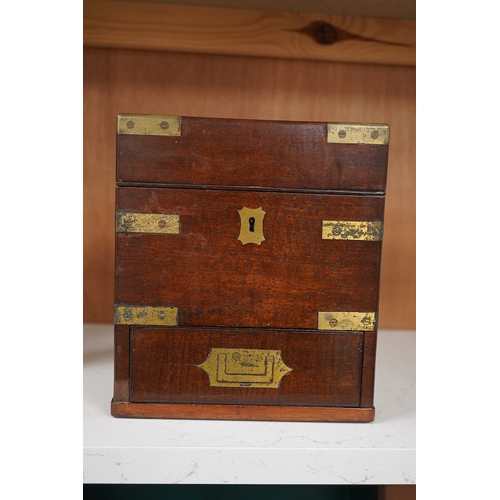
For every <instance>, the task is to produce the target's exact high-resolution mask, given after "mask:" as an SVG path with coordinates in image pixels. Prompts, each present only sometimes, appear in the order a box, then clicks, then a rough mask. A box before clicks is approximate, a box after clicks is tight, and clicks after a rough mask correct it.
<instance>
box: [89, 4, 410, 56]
mask: <svg viewBox="0 0 500 500" xmlns="http://www.w3.org/2000/svg"><path fill="white" fill-rule="evenodd" d="M83 14H84V22H83V40H84V45H85V46H88V47H113V48H124V49H143V50H167V51H174V52H194V53H204V54H226V55H240V56H241V55H245V56H260V57H278V58H292V59H307V60H322V61H338V62H356V63H374V64H394V65H409V66H414V65H415V60H416V50H415V40H416V30H415V21H412V20H406V19H403V20H401V19H387V18H368V17H359V16H342V15H333V14H325V13H319V14H313V13H304V12H279V11H270V10H269V11H263V10H245V9H227V8H217V7H199V6H185V5H170V4H165V3H148V2H128V1H114V0H109V1H102V0H84V4H83Z"/></svg>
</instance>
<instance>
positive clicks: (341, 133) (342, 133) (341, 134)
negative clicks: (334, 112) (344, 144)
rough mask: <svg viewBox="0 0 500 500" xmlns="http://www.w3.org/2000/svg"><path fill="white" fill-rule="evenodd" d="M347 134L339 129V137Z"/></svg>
mask: <svg viewBox="0 0 500 500" xmlns="http://www.w3.org/2000/svg"><path fill="white" fill-rule="evenodd" d="M346 135H347V133H346V131H345V130H339V137H340V138H341V139H343V138H344V137H345V136H346Z"/></svg>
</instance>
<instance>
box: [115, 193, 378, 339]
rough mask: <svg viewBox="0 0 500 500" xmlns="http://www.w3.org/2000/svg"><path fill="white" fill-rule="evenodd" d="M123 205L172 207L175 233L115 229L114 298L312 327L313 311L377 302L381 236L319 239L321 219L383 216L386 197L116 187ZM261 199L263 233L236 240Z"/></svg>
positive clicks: (186, 321) (183, 316)
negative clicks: (254, 239) (246, 211)
mask: <svg viewBox="0 0 500 500" xmlns="http://www.w3.org/2000/svg"><path fill="white" fill-rule="evenodd" d="M117 206H118V208H119V209H120V210H124V211H127V212H151V211H153V212H155V213H157V212H164V213H169V212H170V213H175V214H178V215H179V219H180V227H181V229H180V234H172V235H170V234H148V233H142V234H141V233H119V234H117V238H116V249H117V251H116V256H117V257H116V259H117V264H116V300H117V302H118V303H120V304H131V305H153V304H157V305H162V306H173V307H177V308H178V309H179V319H178V321H179V323H178V324H179V325H197V326H205V325H206V326H210V325H212V326H241V327H267V326H269V327H273V328H309V329H316V328H317V327H318V312H319V311H359V312H372V311H373V312H376V311H377V310H378V293H379V272H380V254H381V247H382V244H381V242H380V241H349V240H346V241H342V240H339V241H335V240H329V239H322V238H321V233H322V221H323V220H331V219H332V218H338V220H362V221H363V220H367V221H372V220H383V207H384V199H383V197H382V196H369V195H365V196H361V195H357V196H339V195H325V194H304V193H300V194H298V193H259V192H254V191H252V192H248V191H218V190H201V189H178V188H177V189H171V188H163V189H161V188H160V189H158V188H156V189H155V188H145V187H142V188H131V187H129V188H123V187H121V188H119V189H118V192H117ZM244 206H248V207H253V208H257V207H260V206H262V207H263V208H264V210H265V212H266V215H265V217H264V224H263V226H264V236H265V238H266V239H265V241H263V242H262V243H261V244H260V245H255V244H247V245H242V243H241V241H239V240H238V236H239V232H240V217H239V214H238V210H239V209H241V208H243V207H244Z"/></svg>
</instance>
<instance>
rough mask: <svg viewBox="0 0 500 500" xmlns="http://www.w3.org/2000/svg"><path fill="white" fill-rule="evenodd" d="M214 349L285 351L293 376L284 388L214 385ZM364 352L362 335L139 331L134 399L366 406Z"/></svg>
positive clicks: (134, 342) (134, 344) (134, 345)
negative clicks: (210, 368)
mask: <svg viewBox="0 0 500 500" xmlns="http://www.w3.org/2000/svg"><path fill="white" fill-rule="evenodd" d="M211 348H225V349H227V348H232V349H235V350H238V349H239V350H245V349H263V350H273V351H274V350H279V351H280V353H281V358H282V360H283V362H284V363H285V364H286V366H287V367H289V368H291V370H292V371H291V372H290V373H288V374H287V375H286V376H284V377H283V378H282V379H281V381H280V385H279V387H277V388H261V387H240V386H238V384H235V386H234V387H217V386H212V384H211V383H210V382H209V377H208V375H207V373H206V372H205V371H204V370H202V369H201V368H200V367H199V365H201V364H202V363H203V362H204V361H206V359H207V358H208V356H209V354H210V350H211ZM362 350H363V333H360V332H355V333H318V332H314V331H304V330H301V331H290V330H285V331H284V330H281V331H279V330H259V329H252V330H249V329H240V330H237V329H231V328H224V329H220V328H218V329H217V328H214V329H211V328H199V329H195V328H141V327H136V328H133V329H132V334H131V349H130V352H131V356H130V364H131V368H130V377H131V379H130V382H131V391H130V401H131V402H136V403H138V402H149V403H151V402H156V403H158V402H167V403H176V402H177V403H221V404H243V403H244V404H269V405H290V406H292V405H293V406H301V405H313V406H316V405H319V406H346V407H349V406H353V407H358V406H360V383H361V369H362V366H361V361H362ZM370 368H371V369H372V370H373V365H372V366H371V367H370ZM218 375H219V374H218ZM371 406H372V403H370V407H371Z"/></svg>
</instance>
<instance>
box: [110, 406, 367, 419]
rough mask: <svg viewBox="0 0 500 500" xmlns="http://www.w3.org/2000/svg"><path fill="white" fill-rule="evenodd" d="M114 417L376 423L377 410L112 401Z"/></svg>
mask: <svg viewBox="0 0 500 500" xmlns="http://www.w3.org/2000/svg"><path fill="white" fill-rule="evenodd" d="M111 414H112V415H113V416H114V417H125V418H134V417H135V418H170V419H182V420H183V419H199V420H254V421H258V420H263V421H281V422H372V421H373V419H374V417H375V408H342V407H337V408H328V407H317V406H315V407H312V406H279V407H276V406H266V405H221V404H205V403H203V404H178V403H176V404H164V403H119V402H114V401H111Z"/></svg>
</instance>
